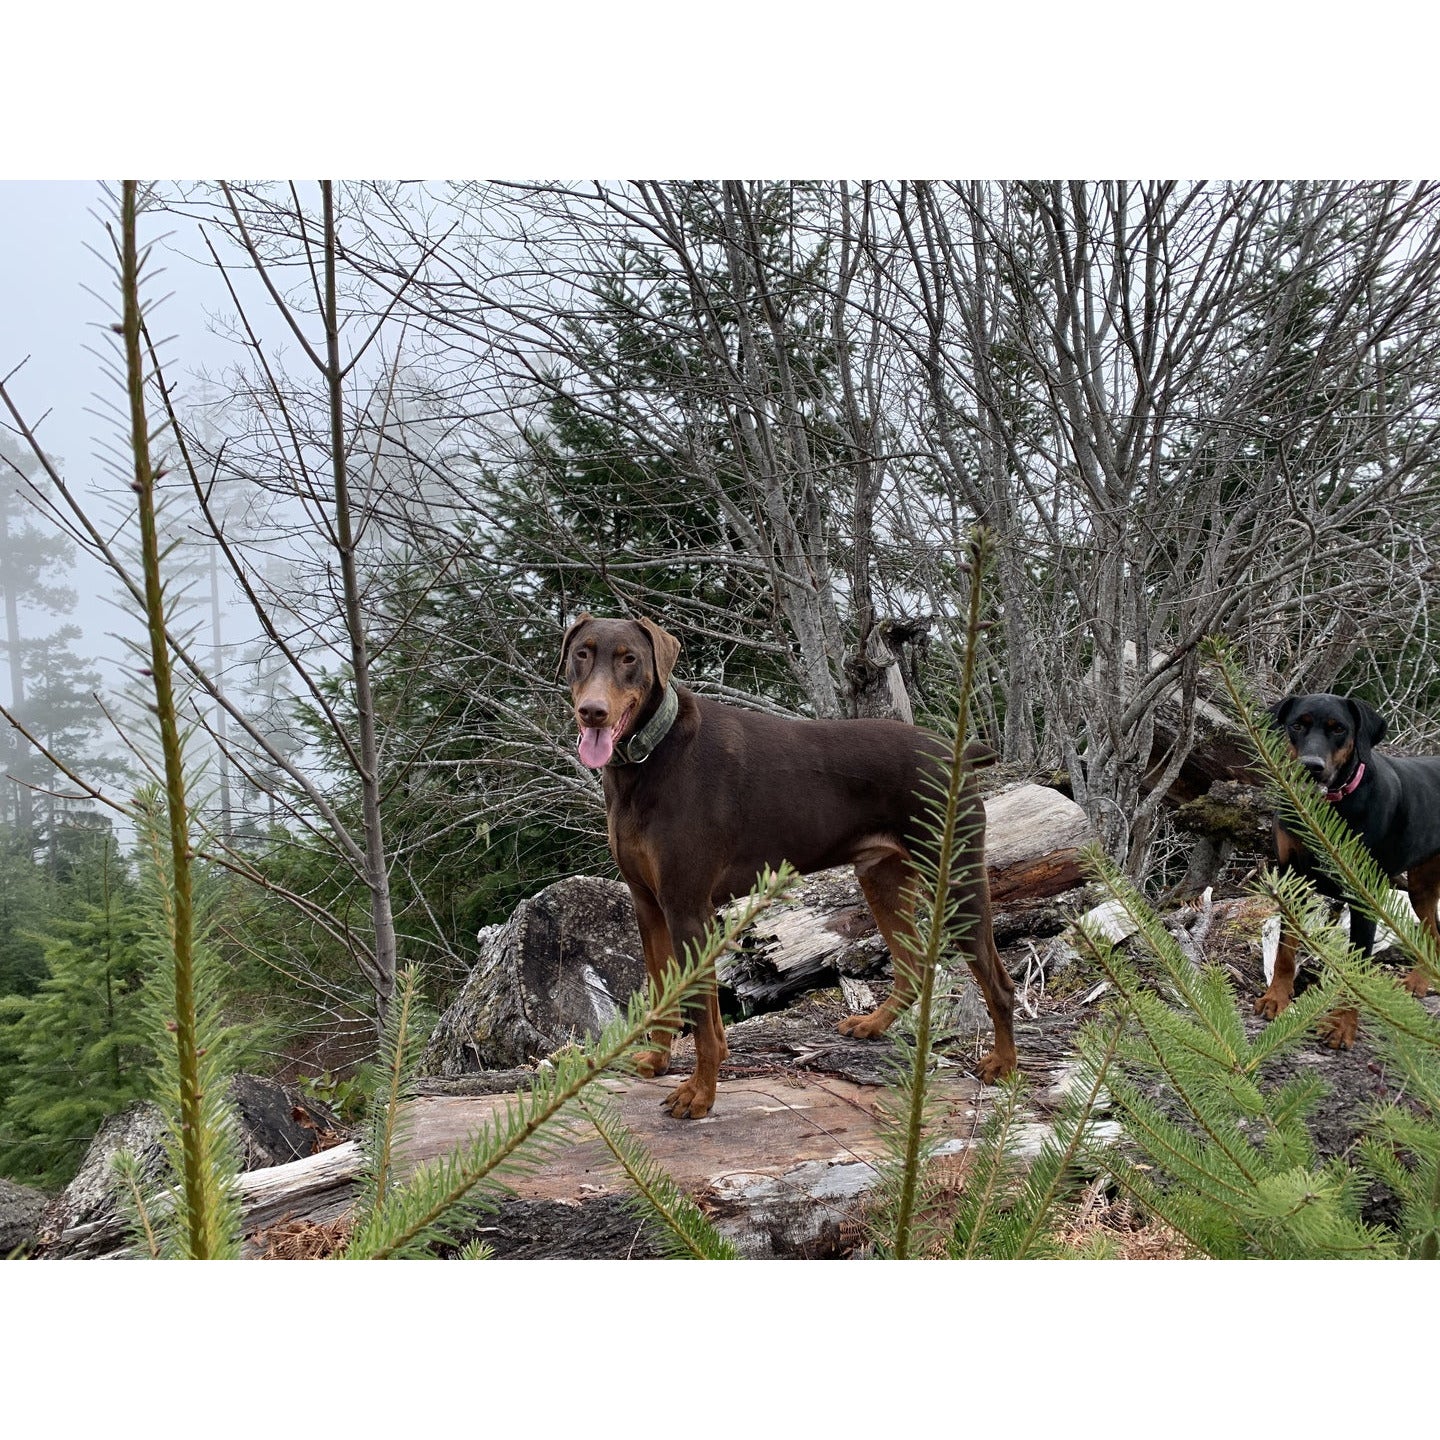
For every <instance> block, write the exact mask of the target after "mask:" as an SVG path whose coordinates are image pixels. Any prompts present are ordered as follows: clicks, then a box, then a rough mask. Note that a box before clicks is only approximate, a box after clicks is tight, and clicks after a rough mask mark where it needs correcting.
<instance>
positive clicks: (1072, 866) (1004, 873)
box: [717, 785, 1092, 1015]
mask: <svg viewBox="0 0 1440 1440" xmlns="http://www.w3.org/2000/svg"><path fill="white" fill-rule="evenodd" d="M1091 838H1092V837H1091V830H1090V824H1089V821H1087V820H1086V818H1085V812H1084V811H1083V810H1082V809H1081V808H1080V807H1079V806H1078V805H1077V804H1076V803H1075V802H1074V801H1073V800H1069V799H1067V798H1066V797H1065V796H1064V795H1061V794H1059V793H1058V792H1057V791H1054V790H1049V789H1046V788H1045V787H1044V786H1041V785H1018V786H1016V787H1015V788H1014V789H1011V790H1006V791H1003V792H1001V793H1000V794H997V795H992V796H990V797H989V798H988V799H987V800H986V801H985V869H986V874H987V876H988V878H989V882H990V896H991V901H992V904H993V905H995V906H996V907H999V906H1003V905H1006V904H1009V903H1013V902H1015V901H1017V900H1019V899H1021V898H1022V897H1023V898H1025V899H1042V898H1047V897H1050V896H1054V895H1059V894H1062V893H1064V892H1067V891H1069V890H1071V889H1073V888H1074V887H1075V886H1077V885H1079V884H1080V882H1081V880H1082V879H1083V878H1084V877H1083V874H1082V871H1081V866H1080V850H1081V848H1082V847H1083V846H1084V845H1085V844H1087V843H1088V842H1089V840H1090V839H1091ZM1054 928H1055V927H1054V926H1051V929H1054ZM889 972H890V952H889V951H888V950H887V949H886V947H885V942H884V940H883V939H882V938H881V936H880V933H879V931H878V930H877V929H876V927H875V921H874V918H873V917H872V916H871V914H870V911H869V908H868V907H867V906H866V904H865V900H864V897H863V896H862V895H861V894H860V887H859V886H858V885H857V884H856V883H855V877H854V875H853V874H852V873H851V872H850V870H849V869H848V868H847V869H841V870H827V871H822V872H821V873H820V874H819V875H814V876H811V877H809V878H807V879H806V880H804V881H802V882H801V883H800V884H799V885H798V886H797V887H796V888H795V889H794V890H793V891H791V892H790V894H789V895H788V896H787V897H786V898H785V899H784V900H782V901H780V902H779V903H778V904H776V905H774V906H772V907H771V908H770V909H769V910H767V911H766V912H765V913H764V914H763V915H762V916H761V917H760V918H759V920H757V921H756V922H755V924H754V925H753V926H752V927H751V928H750V931H749V933H748V934H747V935H746V936H745V937H744V938H743V939H742V941H741V944H740V947H739V949H738V950H736V951H735V952H734V953H732V954H730V955H726V956H722V957H721V960H720V963H719V965H718V966H717V974H718V977H719V982H720V986H721V991H722V1002H724V1001H729V1002H730V1003H729V1006H728V1008H729V1009H730V1011H731V1013H734V1012H735V1011H737V1010H738V1011H739V1012H740V1013H741V1014H743V1015H752V1014H758V1013H761V1012H764V1011H766V1010H774V1009H778V1008H779V1007H780V1006H783V1005H785V1004H787V1003H788V1002H789V1001H790V1000H792V999H793V998H794V997H795V996H797V995H799V994H802V993H804V992H805V991H807V990H819V989H825V988H827V987H829V986H831V985H836V984H839V983H841V981H842V980H843V979H847V978H853V979H869V978H876V977H881V976H885V975H888V974H889Z"/></svg>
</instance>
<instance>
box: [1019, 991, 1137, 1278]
mask: <svg viewBox="0 0 1440 1440" xmlns="http://www.w3.org/2000/svg"><path fill="white" fill-rule="evenodd" d="M1124 1028H1125V1026H1124V1021H1123V1020H1120V1021H1117V1022H1116V1023H1115V1024H1114V1025H1112V1026H1111V1027H1110V1030H1109V1035H1108V1038H1107V1040H1106V1041H1105V1044H1104V1047H1103V1049H1102V1050H1101V1053H1100V1057H1099V1059H1098V1061H1096V1060H1094V1059H1093V1058H1092V1060H1091V1061H1090V1062H1089V1063H1088V1064H1087V1069H1088V1070H1089V1071H1090V1077H1089V1079H1090V1083H1089V1087H1088V1088H1087V1089H1086V1091H1085V1093H1084V1094H1083V1096H1080V1097H1079V1098H1078V1099H1076V1098H1074V1095H1073V1092H1072V1094H1067V1096H1066V1097H1065V1103H1064V1104H1063V1105H1062V1106H1061V1109H1060V1113H1059V1114H1058V1115H1057V1116H1056V1117H1055V1121H1054V1123H1053V1125H1052V1126H1051V1129H1050V1134H1049V1135H1047V1136H1046V1138H1045V1141H1044V1143H1043V1144H1042V1145H1041V1147H1040V1154H1039V1155H1038V1156H1036V1158H1035V1160H1034V1161H1033V1162H1032V1163H1031V1165H1030V1170H1029V1173H1028V1174H1027V1176H1026V1181H1025V1186H1024V1189H1023V1192H1022V1194H1023V1199H1024V1205H1023V1210H1022V1213H1024V1212H1028V1218H1027V1219H1026V1222H1025V1228H1024V1230H1023V1231H1021V1233H1020V1235H1019V1236H1018V1238H1017V1239H1016V1240H1015V1242H1014V1243H1013V1244H1012V1245H1010V1246H1007V1247H1006V1254H1007V1258H1009V1259H1012V1260H1024V1259H1026V1258H1027V1257H1028V1256H1029V1254H1030V1252H1031V1250H1032V1249H1033V1248H1034V1247H1035V1246H1036V1245H1037V1244H1038V1242H1039V1241H1040V1240H1041V1239H1042V1237H1043V1236H1044V1235H1045V1234H1046V1233H1047V1228H1048V1222H1049V1219H1050V1215H1051V1212H1052V1210H1053V1209H1054V1206H1055V1205H1056V1203H1057V1202H1058V1201H1059V1199H1060V1188H1061V1186H1062V1184H1063V1183H1064V1181H1065V1179H1066V1177H1067V1176H1069V1175H1071V1174H1073V1173H1074V1169H1075V1165H1076V1162H1077V1161H1078V1160H1079V1159H1080V1157H1081V1155H1082V1154H1084V1153H1085V1152H1086V1151H1087V1150H1090V1149H1091V1146H1092V1141H1091V1138H1090V1126H1091V1120H1092V1118H1093V1117H1094V1114H1095V1112H1096V1110H1097V1109H1098V1108H1099V1107H1100V1105H1101V1104H1102V1101H1103V1097H1104V1096H1105V1093H1106V1090H1105V1079H1106V1076H1107V1075H1108V1074H1109V1071H1110V1067H1111V1065H1112V1064H1113V1063H1114V1060H1115V1056H1116V1053H1117V1051H1118V1049H1119V1046H1120V1036H1121V1034H1122V1033H1123V1031H1124Z"/></svg>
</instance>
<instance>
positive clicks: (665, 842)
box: [561, 615, 1015, 1119]
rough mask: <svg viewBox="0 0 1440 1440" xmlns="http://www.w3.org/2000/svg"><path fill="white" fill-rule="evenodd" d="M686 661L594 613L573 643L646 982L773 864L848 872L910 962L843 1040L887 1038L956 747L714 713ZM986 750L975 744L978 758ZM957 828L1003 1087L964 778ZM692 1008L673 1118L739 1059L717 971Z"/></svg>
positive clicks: (656, 1051)
mask: <svg viewBox="0 0 1440 1440" xmlns="http://www.w3.org/2000/svg"><path fill="white" fill-rule="evenodd" d="M679 654H680V642H679V641H678V640H677V639H676V638H675V637H674V636H673V635H671V634H669V633H668V632H667V631H665V630H662V629H661V628H660V627H659V626H658V625H656V624H654V623H653V622H651V621H649V620H597V619H595V618H594V617H593V616H590V615H582V616H580V618H579V619H578V620H576V621H575V623H574V624H573V625H572V626H571V627H570V628H569V629H568V630H567V631H566V632H565V638H564V641H563V644H562V647H561V664H562V666H563V667H564V670H565V674H566V678H567V680H568V681H569V684H570V693H571V698H572V700H573V702H574V706H575V718H576V721H577V722H578V724H579V727H580V745H579V750H580V759H581V760H582V761H583V762H584V763H585V764H586V765H589V766H590V767H592V768H593V769H597V770H603V771H604V785H605V810H606V815H607V818H608V821H609V833H610V851H611V854H613V855H614V857H615V862H616V864H617V865H619V867H620V873H621V874H622V875H623V876H624V877H625V880H626V883H627V884H628V885H629V887H630V893H631V895H633V896H634V899H635V912H636V916H637V919H638V920H639V924H640V939H641V943H642V945H643V947H644V951H645V968H646V972H647V973H648V974H649V975H650V977H651V978H652V979H653V980H658V979H659V977H660V976H662V975H663V974H664V972H665V969H666V966H667V965H668V963H669V961H670V958H671V957H672V956H678V955H683V954H684V952H685V948H686V947H687V946H698V945H699V943H700V941H701V937H702V936H703V935H704V933H705V930H706V927H707V926H708V925H709V923H710V921H711V920H712V919H713V917H714V914H715V910H716V907H717V906H719V905H721V904H723V903H724V902H725V901H727V900H730V899H733V898H734V897H735V896H738V895H743V894H745V893H746V892H747V891H749V890H750V888H751V887H752V886H753V885H754V883H755V879H756V876H757V874H758V873H759V871H760V870H761V869H762V868H763V867H764V866H767V865H768V866H771V867H778V866H779V864H780V863H781V861H789V863H790V864H791V865H792V866H793V867H794V868H795V869H796V870H798V871H799V872H800V873H801V874H810V873H811V872H812V871H815V870H824V869H828V868H829V867H830V866H832V865H843V864H847V863H848V864H852V865H854V867H855V874H856V878H857V879H858V880H859V882H860V888H861V890H862V891H863V892H864V895H865V899H866V901H867V903H868V904H869V906H870V910H871V912H872V913H873V914H874V916H875V923H876V924H877V925H878V926H879V927H880V933H881V934H882V935H883V936H884V937H885V941H886V943H887V944H888V945H889V947H890V953H891V956H892V957H893V958H895V960H896V962H897V963H896V965H895V984H894V987H893V989H892V991H891V994H890V997H889V998H888V999H887V1000H886V1001H885V1002H884V1003H883V1004H882V1005H880V1006H879V1007H878V1008H877V1009H876V1010H874V1011H873V1012H872V1013H871V1014H868V1015H851V1016H849V1017H847V1018H846V1019H844V1020H842V1021H841V1022H840V1030H841V1032H842V1033H844V1034H846V1035H852V1036H856V1037H858V1038H860V1039H867V1040H868V1039H870V1038H872V1037H874V1036H877V1035H880V1034H883V1033H884V1031H885V1030H887V1029H888V1028H889V1027H890V1025H891V1023H892V1022H893V1021H894V1019H895V1017H896V1016H897V1015H899V1014H900V1013H901V1011H903V1010H904V1009H905V1008H906V1007H907V1006H908V1005H909V1004H910V1003H911V1002H912V1001H913V1000H914V999H915V996H916V994H917V993H918V977H917V976H916V974H915V968H916V967H915V966H914V965H913V964H902V963H899V962H900V959H901V956H902V953H903V954H910V953H913V946H914V940H915V930H914V926H913V922H912V915H913V904H914V890H913V881H914V879H915V867H914V862H913V860H912V858H911V852H912V849H913V848H914V847H915V845H916V844H917V842H919V841H920V839H921V838H922V836H923V834H924V821H925V816H926V813H927V809H928V806H927V802H926V800H925V798H924V795H923V793H922V792H923V791H924V790H925V789H927V788H933V783H934V782H940V783H942V784H943V782H944V780H945V778H946V777H947V775H948V762H949V753H950V752H949V746H948V745H946V744H945V743H944V742H943V741H942V740H940V739H939V737H938V736H935V735H932V734H930V733H929V732H928V731H925V730H921V729H919V728H917V727H916V726H913V725H906V724H903V723H902V722H900V721H898V720H787V719H782V718H780V717H777V716H773V715H765V714H760V713H758V712H754V711H749V710H740V709H737V708H735V707H734V706H730V705H721V704H718V703H717V702H715V701H713V700H709V699H706V698H705V697H703V696H700V695H696V694H694V693H692V692H691V691H690V690H687V689H686V688H685V687H684V686H683V685H676V684H672V683H671V675H672V673H673V672H674V668H675V661H676V660H677V658H678V657H679ZM988 755H989V752H988V751H987V750H986V749H985V748H984V747H983V746H972V750H971V758H972V761H978V760H979V759H980V758H981V757H988ZM927 782H931V783H930V785H929V786H927ZM959 826H960V829H959V831H958V832H957V833H959V834H962V835H963V836H964V839H963V840H962V841H961V850H960V855H959V860H960V863H959V865H958V866H957V879H956V882H955V885H954V887H953V889H952V899H953V901H954V907H955V910H954V913H955V916H956V923H955V933H956V938H957V943H958V944H959V946H960V947H961V948H962V949H963V951H964V952H965V955H966V959H967V963H968V964H969V966H970V969H971V971H972V972H973V973H974V975H975V978H976V980H978V981H979V984H980V990H981V993H982V994H983V996H984V997H985V1005H986V1008H987V1009H988V1010H989V1012H990V1019H991V1022H992V1023H993V1024H994V1027H995V1048H994V1049H993V1050H992V1051H990V1053H989V1054H988V1055H986V1056H985V1058H984V1059H983V1060H981V1062H980V1065H979V1073H980V1077H981V1079H982V1080H984V1081H985V1082H986V1083H991V1082H993V1081H995V1080H998V1079H1000V1078H1001V1077H1002V1076H1004V1075H1007V1074H1009V1073H1010V1071H1011V1070H1013V1069H1014V1068H1015V1039H1014V1033H1013V1028H1012V1024H1011V1016H1012V1011H1013V1009H1014V999H1013V996H1014V986H1013V984H1012V982H1011V980H1010V977H1009V975H1008V974H1007V973H1006V971H1005V967H1004V966H1003V965H1002V964H1001V963H1000V957H999V955H998V954H997V953H996V950H995V939H994V936H993V934H992V932H991V924H990V891H989V886H988V884H987V881H986V877H985V864H984V853H985V852H984V845H985V810H984V806H983V805H982V804H981V801H980V796H979V791H978V788H977V787H976V785H975V781H974V777H973V776H972V775H970V774H969V773H968V772H967V774H966V778H965V789H964V792H963V795H962V797H961V804H960V814H959ZM902 946H903V947H906V949H905V950H904V951H902V949H901V947H902ZM689 1009H690V1011H691V1013H692V1017H693V1020H694V1027H695V1073H694V1075H693V1076H692V1077H691V1078H690V1079H689V1080H686V1081H685V1082H684V1083H683V1084H682V1085H681V1086H680V1087H679V1089H677V1090H675V1091H673V1092H672V1093H671V1094H670V1095H669V1096H668V1097H667V1098H666V1100H665V1102H664V1103H665V1107H666V1108H667V1109H668V1110H669V1112H670V1114H671V1115H672V1116H674V1117H675V1118H677V1119H682V1118H685V1117H687V1116H688V1117H690V1118H691V1119H699V1118H700V1117H701V1116H703V1115H706V1114H708V1113H709V1111H710V1108H711V1106H712V1105H713V1104H714V1103H715V1081H716V1076H717V1073H718V1071H719V1069H720V1062H721V1061H722V1060H724V1058H725V1057H726V1055H727V1054H728V1053H729V1050H728V1048H727V1047H726V1044H725V1030H724V1026H723V1024H722V1022H721V1019H720V1003H719V1000H718V998H717V996H716V993H715V984H714V979H713V976H712V978H711V982H710V984H709V986H708V988H707V989H706V991H705V993H704V998H703V999H702V1000H700V1001H698V1002H692V1004H691V1006H690V1007H689ZM677 1028H678V1017H677ZM673 1038H674V1030H673V1029H671V1030H666V1031H664V1032H660V1033H654V1034H652V1035H651V1045H652V1047H653V1048H652V1049H650V1050H648V1051H646V1052H644V1054H643V1055H642V1056H641V1062H640V1069H641V1072H642V1073H643V1074H647V1075H662V1074H664V1073H665V1071H666V1070H667V1069H668V1068H669V1065H670V1044H671V1041H672V1039H673Z"/></svg>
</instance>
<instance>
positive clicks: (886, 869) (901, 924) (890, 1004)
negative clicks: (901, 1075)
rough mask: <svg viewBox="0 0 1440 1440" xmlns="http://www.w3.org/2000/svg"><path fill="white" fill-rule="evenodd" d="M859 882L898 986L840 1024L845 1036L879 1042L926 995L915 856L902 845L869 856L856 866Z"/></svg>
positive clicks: (858, 861)
mask: <svg viewBox="0 0 1440 1440" xmlns="http://www.w3.org/2000/svg"><path fill="white" fill-rule="evenodd" d="M855 878H856V879H857V880H858V881H859V882H860V890H861V893H862V894H863V895H864V896H865V903H866V904H867V905H869V907H870V913H871V914H872V915H873V916H874V917H875V923H876V925H878V926H879V927H880V933H881V935H883V936H884V937H885V943H886V945H888V946H889V947H890V960H891V963H892V965H893V967H894V971H895V983H894V985H892V986H891V988H890V994H889V996H888V997H887V998H886V999H885V1000H884V1001H883V1002H882V1003H881V1004H880V1005H878V1006H877V1007H876V1008H875V1009H874V1010H872V1011H871V1012H870V1013H869V1014H868V1015H847V1016H846V1017H845V1019H843V1020H842V1021H841V1022H840V1033H841V1034H842V1035H850V1036H853V1037H854V1038H855V1039H856V1040H873V1039H875V1037H876V1036H878V1035H883V1034H884V1033H885V1032H886V1031H887V1030H888V1029H889V1028H890V1027H891V1026H892V1025H893V1024H894V1023H895V1017H896V1016H897V1015H899V1014H901V1012H902V1011H904V1010H905V1009H906V1008H907V1007H908V1006H909V1005H911V1004H912V1003H913V1002H914V999H915V997H916V995H918V994H919V993H920V975H919V970H918V965H919V958H918V951H919V939H918V937H917V936H916V933H915V921H914V889H913V883H914V870H913V867H912V866H911V863H910V854H909V852H908V851H906V850H904V849H902V848H900V847H899V846H891V847H889V848H888V850H886V851H884V852H882V853H881V854H879V855H869V856H866V857H864V858H862V859H860V860H857V861H856V862H855Z"/></svg>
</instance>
